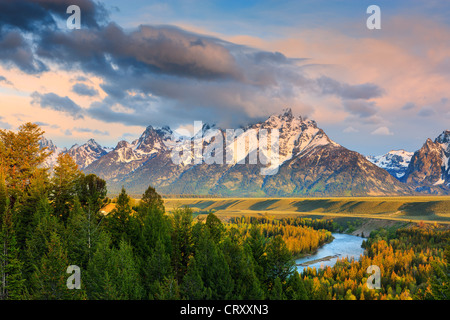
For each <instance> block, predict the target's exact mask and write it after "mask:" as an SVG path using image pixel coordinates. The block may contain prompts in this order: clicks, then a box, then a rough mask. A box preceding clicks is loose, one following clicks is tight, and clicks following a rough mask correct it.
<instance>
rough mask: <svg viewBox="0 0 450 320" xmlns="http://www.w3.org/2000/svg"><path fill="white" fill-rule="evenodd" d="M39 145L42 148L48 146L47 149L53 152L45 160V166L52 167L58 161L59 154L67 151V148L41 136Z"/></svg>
mask: <svg viewBox="0 0 450 320" xmlns="http://www.w3.org/2000/svg"><path fill="white" fill-rule="evenodd" d="M39 146H40V148H41V149H43V148H47V149H46V150H47V151H50V152H51V154H50V155H49V156H48V157H47V159H45V161H44V167H45V168H52V167H53V166H54V165H55V163H56V159H57V158H58V155H59V154H60V153H64V152H66V151H67V149H66V148H58V147H57V146H55V145H54V144H53V141H52V140H48V139H46V138H45V137H41V140H40V141H39Z"/></svg>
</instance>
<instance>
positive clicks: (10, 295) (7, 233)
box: [0, 201, 25, 300]
mask: <svg viewBox="0 0 450 320" xmlns="http://www.w3.org/2000/svg"><path fill="white" fill-rule="evenodd" d="M5 208H6V210H5V211H4V212H3V214H2V215H1V216H2V224H1V227H0V249H1V251H0V276H1V283H0V300H5V299H9V300H18V299H21V298H22V297H23V293H24V289H25V284H24V281H25V279H23V277H22V272H23V270H22V269H23V263H22V262H21V261H20V259H19V249H18V247H17V242H16V238H15V234H14V228H13V219H12V213H11V210H10V208H9V201H6V204H5Z"/></svg>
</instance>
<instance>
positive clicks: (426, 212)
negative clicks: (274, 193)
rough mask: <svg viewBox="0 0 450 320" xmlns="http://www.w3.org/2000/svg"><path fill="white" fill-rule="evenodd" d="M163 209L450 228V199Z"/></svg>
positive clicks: (208, 203)
mask: <svg viewBox="0 0 450 320" xmlns="http://www.w3.org/2000/svg"><path fill="white" fill-rule="evenodd" d="M164 202H165V206H166V210H167V211H171V210H173V209H174V208H177V207H181V206H189V207H191V208H192V210H193V211H194V212H195V213H197V214H206V213H209V212H211V211H213V212H214V213H215V214H216V215H217V216H218V217H219V218H221V219H225V220H226V219H227V218H229V217H240V216H246V215H251V216H268V217H273V218H281V217H289V216H290V217H292V216H305V217H317V218H325V217H329V218H350V217H352V218H366V219H367V218H368V219H377V220H379V219H383V220H390V221H403V222H410V221H411V222H418V221H423V222H425V223H434V222H437V223H440V224H448V225H450V196H423V197H422V196H420V197H417V196H415V197H336V198H167V199H164Z"/></svg>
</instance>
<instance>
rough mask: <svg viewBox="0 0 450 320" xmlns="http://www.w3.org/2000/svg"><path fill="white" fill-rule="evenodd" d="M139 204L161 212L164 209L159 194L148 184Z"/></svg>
mask: <svg viewBox="0 0 450 320" xmlns="http://www.w3.org/2000/svg"><path fill="white" fill-rule="evenodd" d="M140 206H141V207H145V208H152V209H155V210H159V211H161V212H163V213H164V211H165V207H164V201H163V199H162V198H161V195H159V194H158V193H157V192H156V190H155V188H153V187H152V186H149V187H148V188H147V190H145V192H144V194H143V195H142V198H141V202H140Z"/></svg>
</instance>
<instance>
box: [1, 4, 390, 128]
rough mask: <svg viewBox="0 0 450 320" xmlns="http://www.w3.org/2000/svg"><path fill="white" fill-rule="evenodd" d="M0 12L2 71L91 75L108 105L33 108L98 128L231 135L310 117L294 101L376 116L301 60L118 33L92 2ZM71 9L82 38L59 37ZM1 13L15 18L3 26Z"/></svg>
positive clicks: (365, 95)
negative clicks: (308, 97)
mask: <svg viewBox="0 0 450 320" xmlns="http://www.w3.org/2000/svg"><path fill="white" fill-rule="evenodd" d="M0 3H1V4H2V5H3V8H4V9H5V13H3V16H4V17H5V21H6V22H5V26H6V27H5V28H3V29H4V30H3V31H2V29H1V28H0V44H2V41H3V43H4V46H0V58H2V59H1V60H0V63H2V64H6V65H8V66H12V65H15V66H17V67H18V68H20V69H21V70H22V71H24V72H28V73H34V74H37V73H40V72H43V71H46V70H48V67H47V65H49V66H50V65H52V66H56V67H57V68H58V69H64V70H74V71H75V70H76V71H82V72H84V73H85V75H86V77H85V78H84V79H83V78H80V79H78V80H79V81H82V82H84V80H86V79H88V77H89V76H90V75H93V76H95V77H99V78H101V80H102V81H101V83H102V84H101V89H102V90H103V91H104V92H105V93H106V97H104V98H103V99H101V100H98V101H95V102H94V103H92V104H91V106H90V107H89V108H86V109H82V108H81V107H80V106H78V105H77V104H76V103H75V102H74V101H72V100H71V99H70V98H68V97H60V96H58V95H57V94H56V93H48V94H39V93H37V92H35V93H33V94H32V98H33V103H34V104H39V105H40V106H42V107H44V108H50V109H53V110H57V111H60V112H64V113H66V114H68V115H70V116H72V117H73V118H74V119H79V118H82V117H83V116H84V115H89V116H90V117H92V118H95V119H99V120H101V121H104V122H119V123H123V124H126V125H145V126H146V125H148V124H149V123H152V124H156V125H164V124H173V123H178V124H180V123H183V122H186V121H191V120H193V119H204V120H205V121H210V122H215V120H217V119H220V120H221V121H224V122H227V123H228V124H230V125H233V124H234V125H236V124H243V123H245V122H246V121H248V120H254V119H255V118H257V117H261V116H262V115H263V114H265V115H267V114H268V113H274V112H277V111H279V110H281V108H283V107H284V106H291V107H292V108H293V109H294V110H295V111H296V112H299V113H302V114H303V115H307V114H308V113H311V112H312V107H309V106H305V104H304V103H303V102H302V101H299V96H300V95H299V94H300V93H305V94H315V95H317V96H321V95H335V96H338V97H340V98H342V99H344V100H346V101H351V100H355V101H358V102H356V103H355V104H352V103H350V102H348V103H347V102H346V103H347V104H348V105H347V106H346V108H347V109H348V110H349V111H350V112H354V113H356V114H357V115H359V116H361V117H368V116H370V115H372V114H373V112H376V107H375V106H373V105H371V104H370V103H368V102H367V101H365V100H368V99H371V98H374V97H379V96H381V95H382V94H383V90H382V89H381V88H380V87H378V86H376V85H375V84H370V83H367V84H360V85H349V84H346V83H343V82H340V81H337V80H334V79H331V78H328V77H321V78H319V79H313V78H310V77H308V76H307V75H306V74H305V73H304V72H303V70H302V66H301V64H302V63H303V62H304V60H306V59H292V58H289V57H286V56H285V55H283V54H282V53H280V52H268V51H261V50H256V49H253V48H250V47H247V46H242V45H237V44H234V43H230V42H227V41H224V40H221V39H218V38H215V37H209V36H205V35H199V34H195V33H192V32H188V31H185V30H182V29H180V28H177V27H173V26H148V25H141V26H139V27H138V28H135V29H132V30H124V29H123V28H121V27H120V26H119V25H117V24H115V23H114V22H109V23H107V24H106V23H104V22H105V21H106V19H107V12H106V10H105V9H104V7H103V6H102V5H99V4H98V3H96V2H93V1H91V0H83V1H71V0H63V1H56V0H34V1H31V0H29V1H25V0H19V1H17V2H14V3H15V5H13V4H11V3H9V4H8V5H6V4H4V1H2V0H0ZM70 4H76V5H79V6H80V8H81V10H82V29H80V30H67V29H66V28H62V29H57V28H56V24H57V21H58V19H60V20H61V19H65V18H67V16H68V14H66V8H67V6H68V5H70ZM14 6H15V7H14ZM1 8H2V7H1V6H0V9H1ZM13 8H16V9H17V10H19V11H20V10H22V11H23V16H21V17H18V18H17V19H15V18H13V16H17V15H18V14H19V13H18V11H17V12H16V11H14V10H13ZM32 9H33V10H34V11H33V10H32ZM13 11H14V12H13ZM7 12H10V13H11V15H12V16H8V17H6V16H5V15H6V13H7ZM3 16H0V18H1V17H3ZM40 23H41V24H40ZM19 30H20V31H22V32H24V33H26V34H27V36H28V37H26V38H27V39H30V40H25V38H24V36H23V35H22V34H21V33H20V32H19ZM2 32H3V33H2ZM31 33H32V34H31ZM30 34H31V36H30ZM8 48H9V49H8ZM49 62H51V63H49ZM46 64H47V65H46ZM72 90H73V92H75V93H77V94H78V95H84V96H91V97H98V92H97V90H96V89H94V88H93V87H91V86H88V85H86V84H83V83H76V84H75V85H74V86H73V87H72ZM364 101H365V102H364ZM358 103H359V104H361V105H360V106H359V105H358ZM364 103H366V105H365V106H364ZM250 114H252V117H253V119H250V118H251V117H250V116H249V115H250ZM169 121H170V122H172V123H167V122H169Z"/></svg>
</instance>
